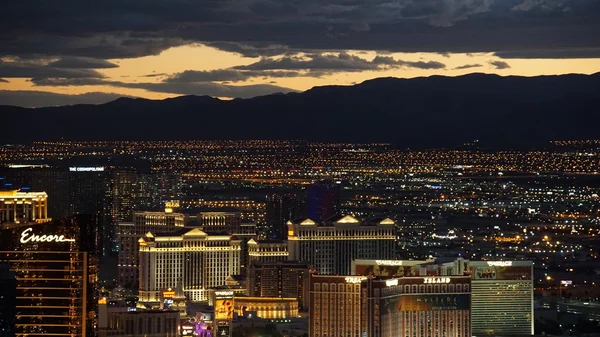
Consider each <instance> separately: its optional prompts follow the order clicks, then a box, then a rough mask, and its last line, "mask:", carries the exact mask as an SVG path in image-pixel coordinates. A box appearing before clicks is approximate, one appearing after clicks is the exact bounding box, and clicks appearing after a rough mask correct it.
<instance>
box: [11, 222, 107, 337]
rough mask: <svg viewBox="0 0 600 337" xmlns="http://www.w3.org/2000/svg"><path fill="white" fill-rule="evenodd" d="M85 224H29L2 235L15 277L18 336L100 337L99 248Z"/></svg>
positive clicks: (14, 227) (16, 333) (15, 227)
mask: <svg viewBox="0 0 600 337" xmlns="http://www.w3.org/2000/svg"><path fill="white" fill-rule="evenodd" d="M84 227H85V224H84V223H79V222H78V221H77V219H66V220H61V221H54V222H51V223H46V224H35V223H33V224H25V225H22V226H13V227H12V228H11V229H4V230H2V231H1V234H0V244H1V247H2V248H1V249H2V251H0V256H1V258H0V259H1V260H2V262H4V263H7V264H9V266H10V269H11V271H12V273H14V275H15V276H16V281H17V284H16V292H15V295H16V296H15V298H16V320H15V336H17V337H25V336H30V337H33V336H45V335H54V336H72V337H91V336H95V330H94V329H95V326H96V319H97V315H96V313H97V297H96V296H97V271H98V269H97V257H96V256H95V255H96V254H97V252H96V251H95V250H94V247H93V246H94V245H95V241H94V239H93V238H92V237H91V236H90V235H87V234H88V233H86V230H89V228H84Z"/></svg>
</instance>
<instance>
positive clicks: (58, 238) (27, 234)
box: [21, 227, 75, 243]
mask: <svg viewBox="0 0 600 337" xmlns="http://www.w3.org/2000/svg"><path fill="white" fill-rule="evenodd" d="M31 231H33V228H31V227H30V228H27V229H26V230H24V231H23V232H21V243H28V242H74V241H75V239H66V238H65V236H64V235H35V234H33V233H31Z"/></svg>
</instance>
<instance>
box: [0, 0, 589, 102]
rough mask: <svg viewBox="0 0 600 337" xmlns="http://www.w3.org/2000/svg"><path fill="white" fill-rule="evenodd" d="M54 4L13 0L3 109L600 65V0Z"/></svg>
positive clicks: (0, 85)
mask: <svg viewBox="0 0 600 337" xmlns="http://www.w3.org/2000/svg"><path fill="white" fill-rule="evenodd" d="M46 6H50V7H49V8H45V7H46ZM51 6H52V5H44V6H41V5H38V6H33V5H32V4H29V3H25V4H20V5H17V4H16V2H14V1H13V2H10V3H8V4H5V7H6V10H4V11H2V13H3V14H0V19H2V21H3V22H4V23H5V24H6V27H7V29H5V30H4V31H5V33H4V34H3V37H4V39H3V43H2V46H0V104H2V103H3V97H5V96H6V95H23V96H26V97H30V98H31V99H32V100H36V102H38V105H39V106H44V105H45V104H44V102H48V101H49V100H48V99H47V98H45V97H44V95H46V96H47V95H48V93H54V94H55V95H80V94H87V97H81V98H79V99H76V100H75V101H77V100H80V101H81V102H90V103H100V102H106V101H110V100H112V99H115V98H116V97H119V96H133V97H143V98H150V99H162V98H168V97H175V96H179V95H188V94H194V95H209V96H214V97H220V98H224V99H229V98H234V97H241V98H248V97H253V96H259V95H265V94H272V93H275V92H294V91H304V90H307V89H310V88H311V87H313V86H322V85H351V84H354V83H360V82H363V81H365V80H368V79H373V78H378V77H389V76H392V77H402V78H413V77H422V76H431V75H445V76H458V75H464V74H467V73H472V72H482V73H495V74H499V75H502V76H508V75H520V76H536V75H556V74H567V73H581V74H593V73H596V72H599V71H600V58H598V57H599V55H600V48H598V45H597V41H595V39H594V36H597V35H598V34H599V32H600V25H599V24H598V23H597V22H598V20H597V18H598V17H599V16H600V6H599V5H598V4H597V3H596V2H594V1H590V0H585V1H581V0H580V1H573V0H571V1H566V0H565V1H557V0H510V1H493V0H480V1H475V0H452V1H448V0H446V1H433V0H432V1H418V2H417V1H409V0H397V1H377V2H374V3H362V2H359V1H354V2H348V1H342V0H338V1H334V2H332V3H328V4H327V5H323V4H320V3H316V2H308V3H307V2H297V3H282V2H279V1H248V2H222V3H210V4H199V3H198V4H192V3H187V2H168V3H167V2H165V1H162V0H154V1H152V2H150V3H144V5H143V6H142V5H141V4H140V5H139V6H138V5H137V4H135V3H134V4H130V5H129V6H124V7H122V8H121V7H119V6H120V5H119V3H117V2H109V3H108V4H106V6H103V7H102V8H95V9H94V8H90V7H88V6H87V5H82V4H79V3H77V2H73V3H68V4H65V6H64V9H63V11H62V12H61V11H56V10H55V9H53V7H51ZM95 11H97V13H96V12H95ZM25 15H27V18H28V19H26V20H23V19H16V18H22V17H24V16H25ZM97 17H101V18H102V19H97ZM66 98H69V97H65V100H64V101H65V102H67V100H66ZM71 101H72V100H71ZM69 102H70V101H69ZM48 104H49V103H47V104H46V105H48Z"/></svg>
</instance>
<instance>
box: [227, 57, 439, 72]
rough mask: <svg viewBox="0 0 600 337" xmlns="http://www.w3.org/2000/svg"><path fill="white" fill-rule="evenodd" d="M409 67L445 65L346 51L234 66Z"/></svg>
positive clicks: (348, 68)
mask: <svg viewBox="0 0 600 337" xmlns="http://www.w3.org/2000/svg"><path fill="white" fill-rule="evenodd" d="M400 67H410V68H419V69H442V68H445V67H446V66H445V65H444V64H443V63H440V62H435V61H429V62H425V61H416V62H412V61H403V60H395V59H394V58H392V57H390V56H376V57H375V58H374V59H373V60H371V61H369V60H367V59H364V58H361V57H359V56H354V55H350V54H347V53H339V54H309V55H307V56H306V57H300V56H291V57H287V56H286V57H282V58H279V59H272V58H263V59H261V60H260V61H258V62H256V63H252V64H249V65H245V66H237V67H234V68H235V69H238V70H276V69H287V70H307V69H311V70H324V71H331V72H343V71H363V70H383V69H390V68H400Z"/></svg>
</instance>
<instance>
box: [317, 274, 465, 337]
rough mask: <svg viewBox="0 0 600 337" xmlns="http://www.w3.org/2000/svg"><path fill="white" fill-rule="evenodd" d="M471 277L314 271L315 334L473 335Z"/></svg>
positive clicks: (320, 336) (377, 336) (322, 336)
mask: <svg viewBox="0 0 600 337" xmlns="http://www.w3.org/2000/svg"><path fill="white" fill-rule="evenodd" d="M470 283H471V278H470V277H469V276H447V277H418V276H416V277H401V278H376V277H366V276H324V275H313V277H312V279H311V303H310V306H311V309H310V318H309V331H310V332H309V335H310V336H311V337H325V336H347V337H392V336H415V337H437V336H456V337H470V336H471V321H470V319H471V293H470V291H471V287H470Z"/></svg>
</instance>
